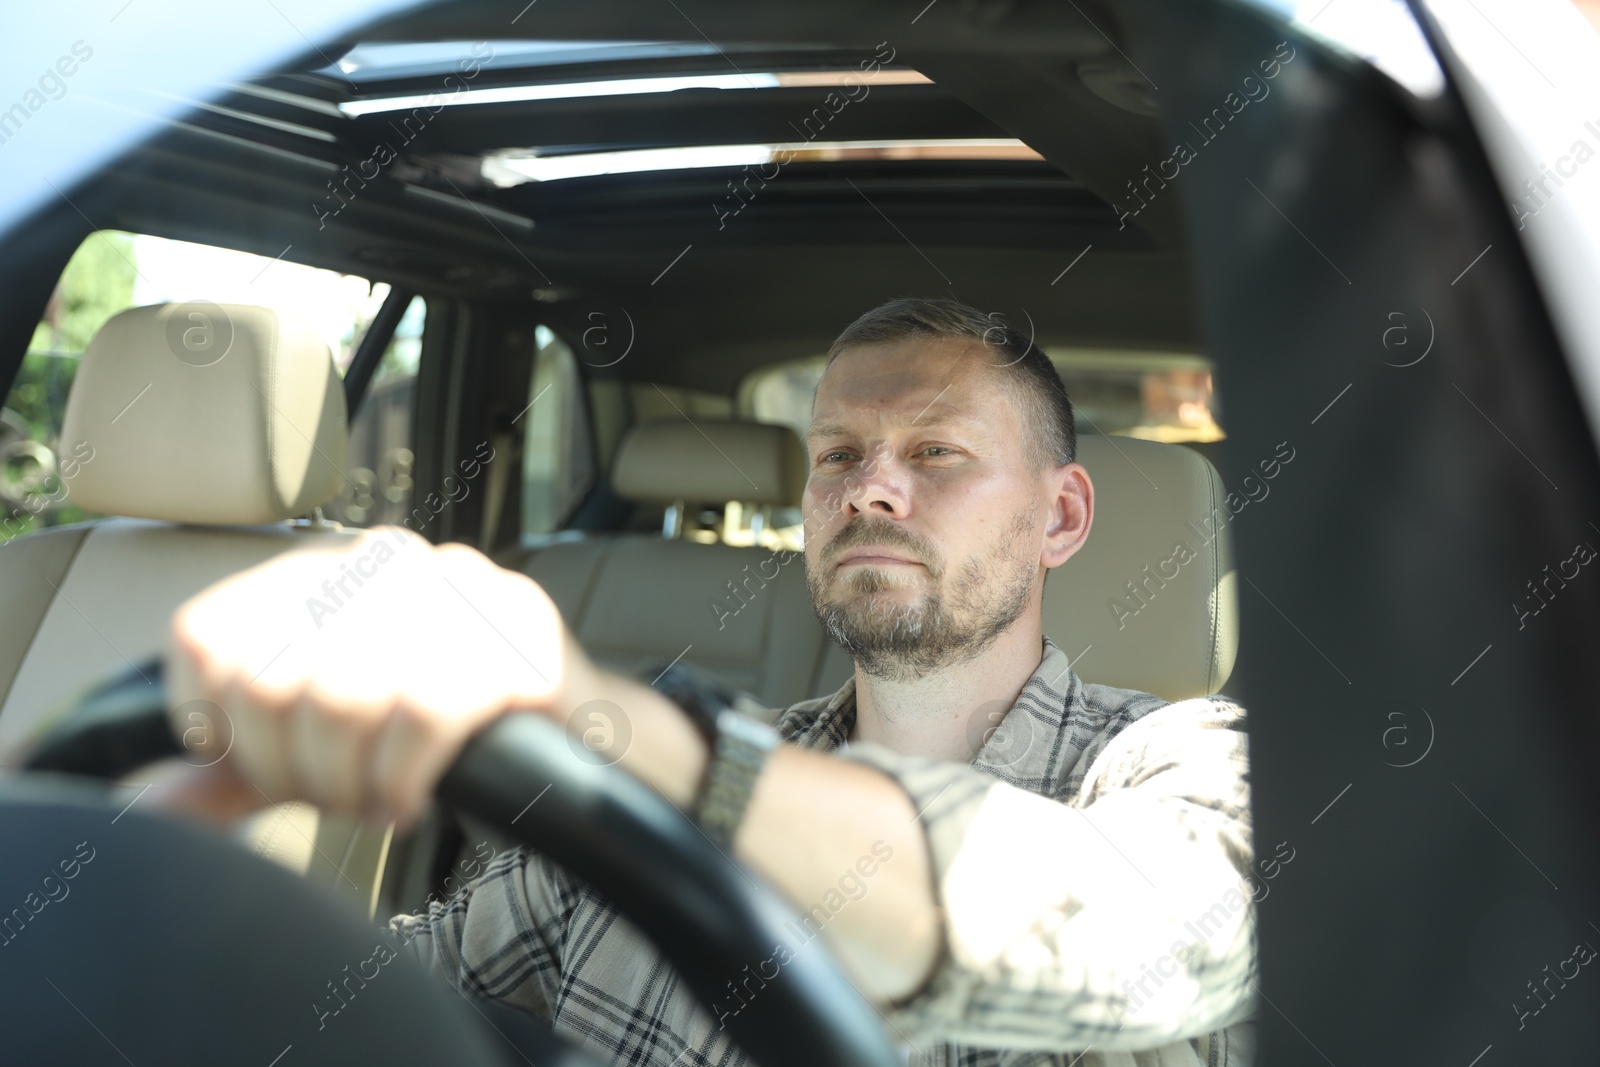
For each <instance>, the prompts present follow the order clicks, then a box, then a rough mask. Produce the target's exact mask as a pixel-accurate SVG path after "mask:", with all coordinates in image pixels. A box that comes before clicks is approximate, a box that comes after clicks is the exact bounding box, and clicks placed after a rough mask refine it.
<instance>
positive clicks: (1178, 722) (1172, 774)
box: [390, 639, 1255, 1067]
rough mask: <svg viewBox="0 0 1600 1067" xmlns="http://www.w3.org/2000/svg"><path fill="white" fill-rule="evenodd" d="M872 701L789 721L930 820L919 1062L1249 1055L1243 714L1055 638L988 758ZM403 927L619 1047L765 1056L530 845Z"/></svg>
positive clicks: (561, 1023)
mask: <svg viewBox="0 0 1600 1067" xmlns="http://www.w3.org/2000/svg"><path fill="white" fill-rule="evenodd" d="M855 713H856V704H855V682H854V680H853V679H852V680H851V681H849V682H846V683H845V685H844V686H843V687H842V688H840V689H839V691H838V692H836V693H835V694H834V695H833V696H831V697H828V698H824V699H819V700H811V701H807V702H805V703H802V704H797V705H795V706H793V707H791V708H789V709H788V710H787V711H785V712H783V713H782V715H781V717H780V718H779V719H778V728H779V730H780V732H781V733H782V734H783V736H784V737H785V739H786V740H788V741H790V742H792V743H793V744H796V745H799V746H801V747H803V748H811V749H817V750H822V751H835V752H837V754H838V755H839V756H841V757H842V758H846V759H853V760H857V761H860V762H863V763H867V764H869V765H871V766H874V767H877V768H879V769H880V770H882V771H885V772H887V773H888V774H889V775H891V776H892V777H893V778H895V779H896V780H897V781H898V782H899V784H900V785H901V786H902V787H903V788H904V789H905V790H906V792H907V793H908V794H909V795H910V797H911V800H912V803H913V804H914V805H915V806H916V809H917V810H918V811H920V812H922V821H923V824H924V826H925V828H926V834H927V840H928V845H929V848H930V852H931V856H932V861H933V867H934V871H935V874H936V877H937V884H938V887H939V897H940V903H941V905H942V907H943V916H944V933H945V946H944V949H943V952H942V955H941V958H940V960H939V962H938V964H937V965H936V967H935V970H934V973H933V974H932V976H931V977H930V978H929V980H928V981H927V982H926V983H925V984H924V986H923V988H922V989H920V990H919V991H917V992H916V993H915V994H914V995H913V996H911V997H910V998H909V999H907V1000H906V1001H904V1002H902V1003H899V1004H897V1005H895V1006H893V1007H890V1008H887V1009H885V1011H884V1018H885V1020H886V1021H887V1022H888V1024H889V1025H890V1027H891V1028H892V1032H894V1033H897V1034H898V1035H899V1036H900V1037H901V1038H902V1039H903V1040H904V1042H905V1044H906V1045H907V1046H909V1048H908V1051H907V1054H908V1056H909V1062H911V1063H914V1064H917V1065H927V1067H933V1065H952V1067H953V1065H956V1064H961V1065H984V1067H1024V1065H1026V1067H1069V1065H1070V1067H1096V1065H1106V1067H1111V1065H1115V1067H1202V1065H1203V1067H1220V1065H1227V1067H1248V1065H1249V1064H1250V1063H1251V1061H1252V1060H1253V1058H1254V1057H1253V1053H1254V1046H1255V1027H1254V1023H1252V1022H1250V1021H1249V1020H1250V1019H1251V1018H1252V1017H1253V1014H1254V997H1253V995H1252V994H1253V991H1254V984H1255V921H1254V908H1253V905H1252V894H1251V886H1250V881H1249V879H1250V876H1251V866H1252V852H1251V833H1250V807H1249V778H1248V769H1247V764H1246V743H1245V733H1244V711H1243V709H1241V708H1240V707H1239V706H1238V705H1236V704H1234V703H1232V702H1230V701H1227V700H1225V699H1222V698H1218V697H1212V698H1205V699H1194V700H1185V701H1181V702H1178V703H1171V702H1168V701H1165V700H1162V699H1160V698H1158V697H1154V696H1150V695H1149V694H1145V693H1136V692H1133V691H1131V690H1126V689H1112V688H1109V687H1106V686H1098V685H1087V684H1085V683H1083V682H1082V681H1080V680H1079V678H1078V677H1077V675H1076V674H1075V673H1073V671H1072V670H1071V669H1070V668H1069V667H1068V663H1067V657H1066V655H1065V654H1064V653H1063V652H1062V651H1061V650H1060V649H1059V648H1057V647H1056V646H1055V645H1054V644H1053V643H1052V642H1051V641H1049V640H1048V639H1046V640H1045V642H1044V656H1043V659H1042V661H1041V662H1040V664H1039V667H1038V669H1037V670H1036V671H1035V672H1034V674H1033V676H1032V677H1031V678H1029V679H1028V682H1027V684H1026V685H1025V686H1024V687H1023V689H1022V692H1021V694H1020V695H1019V696H1018V698H1017V701H1016V703H1015V705H1013V707H1012V708H1011V710H1010V712H1009V713H1008V714H1007V715H1006V716H1005V717H1004V719H1003V720H1002V721H1001V724H1000V726H999V728H998V729H996V730H995V731H994V732H993V734H992V735H991V736H989V737H988V738H987V740H986V741H985V743H984V744H983V747H982V749H981V751H979V753H978V756H977V758H976V759H974V760H973V762H972V763H971V764H970V765H963V764H958V763H947V762H938V761H934V760H928V759H922V758H916V757H910V756H903V755H900V754H898V753H895V752H891V751H889V750H888V749H886V748H883V747H881V746H877V745H872V744H867V743H859V742H858V743H856V744H847V743H846V741H845V739H846V738H847V737H848V735H849V733H850V730H851V727H852V725H853V724H854V721H855ZM846 906H847V905H846ZM814 910H815V909H814ZM824 911H825V909H824ZM390 928H391V930H392V931H393V932H394V933H395V934H396V935H398V936H399V938H400V939H401V940H402V941H409V942H410V943H411V944H412V946H413V948H414V950H415V951H417V952H419V953H420V954H421V956H422V958H423V959H424V961H425V962H426V963H427V964H428V965H429V966H430V967H432V968H433V969H435V970H437V971H438V972H439V973H441V974H443V975H444V976H445V977H446V978H447V979H448V980H449V981H451V982H452V983H453V984H455V985H456V986H458V987H460V988H464V989H468V990H471V991H473V992H475V993H477V994H479V995H480V996H485V997H490V998H493V999H497V1000H501V1001H504V1002H506V1003H508V1004H510V1005H512V1006H514V1007H517V1008H520V1009H522V1010H524V1011H527V1012H529V1013H531V1014H534V1015H537V1016H539V1017H541V1018H544V1019H547V1020H553V1025H554V1027H555V1029H556V1031H557V1032H559V1033H562V1034H564V1035H566V1036H567V1037H569V1038H571V1039H573V1040H575V1041H577V1042H579V1043H580V1044H583V1045H585V1046H587V1047H588V1049H589V1051H590V1052H592V1053H593V1054H594V1055H595V1056H596V1057H597V1058H598V1059H600V1060H601V1061H602V1062H615V1063H629V1064H648V1065H656V1067H672V1065H678V1067H733V1065H736V1064H743V1063H744V1062H745V1059H744V1057H743V1056H742V1055H741V1054H740V1052H739V1051H738V1050H737V1049H735V1048H734V1047H733V1046H732V1045H731V1044H730V1042H729V1040H728V1037H727V1034H726V1032H725V1031H723V1030H721V1029H720V1028H719V1026H718V1023H717V1020H716V1019H715V1018H713V1016H712V1014H711V1013H709V1012H707V1011H706V1010H705V1009H704V1008H702V1007H701V1006H700V1005H699V1004H698V1002H696V1001H695V1000H694V999H693V998H692V997H691V996H690V994H689V993H688V992H687V990H685V989H684V988H683V986H682V984H681V983H680V981H679V979H678V977H677V975H676V974H675V973H674V971H673V970H672V968H671V967H670V966H669V965H668V964H667V963H666V962H665V961H664V960H662V959H661V957H660V955H659V954H658V953H657V952H656V951H655V949H654V948H653V947H652V946H651V945H650V943H649V942H648V941H646V940H645V939H644V937H643V935H641V934H640V933H639V932H638V931H637V929H635V928H634V927H633V926H632V925H631V924H629V923H628V922H627V920H625V919H623V918H621V917H620V916H618V914H617V913H616V911H615V910H614V909H613V908H612V907H611V906H610V905H608V904H606V903H605V902H604V901H602V900H601V899H599V898H598V897H597V896H596V895H595V894H594V893H593V892H591V891H590V890H589V889H588V888H587V887H586V886H585V885H583V884H582V883H580V882H578V881H577V880H575V879H574V878H572V877H571V876H569V875H567V874H566V873H565V872H564V871H562V870H561V869H560V868H558V867H557V866H555V865H554V864H553V863H551V862H549V861H547V860H545V859H543V858H542V857H540V856H539V855H538V854H536V853H532V852H530V851H528V850H527V849H514V850H511V851H508V852H506V853H503V854H502V855H501V856H499V857H497V858H496V859H495V860H494V861H493V862H492V863H491V864H490V866H489V868H488V870H487V871H485V873H484V874H483V875H482V876H481V877H480V878H479V879H478V880H477V881H476V882H474V883H473V884H471V885H470V886H468V887H467V888H466V889H465V890H464V891H463V892H462V893H461V894H459V895H458V896H457V897H455V898H453V899H452V900H449V901H446V902H437V901H436V902H434V903H433V904H432V905H431V906H430V908H429V910H428V914H427V915H425V916H409V915H402V916H396V917H395V918H394V919H392V920H391V921H390ZM798 947H799V946H798V945H797V946H796V948H798Z"/></svg>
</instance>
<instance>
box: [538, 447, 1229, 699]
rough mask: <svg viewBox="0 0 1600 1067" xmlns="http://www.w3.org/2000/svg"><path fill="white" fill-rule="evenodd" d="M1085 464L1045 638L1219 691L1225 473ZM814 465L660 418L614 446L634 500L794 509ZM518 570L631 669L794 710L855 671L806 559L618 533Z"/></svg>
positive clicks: (1223, 649)
mask: <svg viewBox="0 0 1600 1067" xmlns="http://www.w3.org/2000/svg"><path fill="white" fill-rule="evenodd" d="M1079 460H1080V462H1082V463H1083V465H1084V466H1085V468H1086V469H1088V471H1089V474H1090V477H1091V479H1092V480H1093V482H1094V485H1095V489H1096V498H1097V509H1096V514H1095V520H1094V526H1093V529H1092V530H1091V532H1090V536H1089V541H1088V544H1087V545H1086V546H1085V547H1084V548H1083V549H1082V550H1081V551H1080V552H1079V553H1078V555H1077V556H1075V557H1074V558H1073V559H1071V560H1069V561H1068V562H1067V563H1066V565H1065V566H1063V567H1061V568H1059V569H1058V570H1056V571H1055V572H1054V573H1052V574H1051V575H1050V577H1049V579H1048V581H1047V582H1046V583H1045V595H1044V628H1045V632H1046V633H1047V634H1049V635H1050V637H1051V638H1052V639H1053V640H1055V642H1056V643H1057V644H1059V645H1060V646H1061V647H1062V648H1063V650H1065V651H1066V652H1067V654H1068V655H1069V656H1070V657H1073V658H1074V668H1075V669H1076V670H1077V671H1078V673H1079V675H1080V676H1081V677H1083V678H1084V679H1085V680H1087V681H1091V682H1098V683H1101V684H1105V685H1114V686H1120V687H1125V688H1130V689H1140V690H1144V691H1146V692H1152V693H1155V694H1157V695H1159V696H1163V697H1166V698H1168V699H1171V700H1180V699H1183V698H1185V697H1191V696H1202V695H1207V694H1210V693H1214V692H1217V691H1218V690H1220V689H1221V688H1222V686H1223V684H1224V683H1225V682H1226V681H1227V678H1228V674H1229V672H1230V671H1231V670H1232V668H1233V660H1234V654H1235V651H1236V646H1237V620H1236V614H1235V593H1234V578H1233V571H1232V563H1231V556H1230V554H1229V549H1228V532H1227V521H1228V519H1229V518H1230V517H1231V514H1230V512H1229V511H1228V509H1227V508H1226V507H1225V497H1224V491H1223V487H1222V480H1221V478H1219V477H1218V475H1217V472H1216V470H1215V469H1214V468H1213V467H1212V466H1211V464H1210V463H1209V462H1208V461H1207V460H1206V459H1205V458H1204V457H1203V456H1201V455H1200V454H1199V453H1197V452H1195V451H1194V450H1192V449H1188V448H1184V447H1182V446H1180V445H1167V444H1157V443H1154V442H1150V441H1139V440H1134V439H1131V438H1115V439H1112V438H1105V437H1083V438H1080V441H1079ZM805 469H806V463H805V458H804V452H803V450H802V449H801V447H800V445H799V442H798V439H797V438H796V437H795V436H794V434H793V432H792V431H790V430H789V429H787V428H786V427H780V426H766V425H758V424H754V423H736V422H719V421H713V420H710V419H697V420H695V422H694V423H693V424H690V423H688V422H686V421H682V420H678V421H666V422H648V423H643V424H641V425H639V426H637V427H635V428H634V429H633V430H632V431H630V433H629V435H628V437H627V438H626V439H625V440H624V441H623V443H622V445H621V446H620V447H619V449H618V453H617V458H616V462H615V466H614V469H613V474H612V483H613V486H614V487H615V488H616V490H617V492H618V493H619V494H620V495H622V496H625V497H628V498H630V499H633V500H637V501H651V502H672V501H688V502H689V503H690V504H696V503H709V502H715V503H722V502H725V501H727V500H744V501H747V502H752V503H758V504H760V503H765V504H772V505H795V504H798V503H799V501H800V494H801V492H802V491H803V489H804V481H805ZM1179 546H1184V548H1183V550H1181V551H1180V550H1179ZM507 562H508V564H510V565H515V566H518V567H519V568H520V569H521V570H522V571H523V573H525V574H527V575H529V576H530V577H531V578H533V579H534V580H535V581H537V582H538V583H539V584H540V585H542V586H544V588H545V589H546V590H547V591H548V592H549V593H550V595H551V597H552V599H554V600H555V602H556V603H557V605H558V606H559V607H560V608H561V610H562V613H563V615H565V617H566V619H567V622H568V625H569V626H571V627H572V629H573V631H574V632H575V633H576V634H577V635H578V637H579V639H580V640H581V641H582V642H583V644H584V647H585V648H587V649H589V651H590V652H591V654H593V655H594V656H595V657H596V658H597V659H598V660H600V661H601V662H602V663H605V664H606V665H608V666H611V667H614V668H617V669H620V670H629V671H637V670H640V669H643V668H645V667H648V666H649V665H651V664H656V663H662V662H665V661H667V660H670V659H673V658H675V657H677V656H680V655H681V656H682V657H683V658H684V659H685V660H688V661H690V662H693V663H695V664H696V665H698V666H700V667H703V668H705V669H706V670H708V671H709V672H710V673H712V674H713V675H715V676H717V677H719V678H721V679H722V680H723V681H725V682H727V683H728V684H731V685H734V686H737V687H739V688H741V689H744V690H746V691H747V692H750V693H751V694H753V695H755V696H756V697H758V698H760V699H761V700H762V701H763V702H764V703H766V704H768V705H770V706H772V707H775V708H781V707H784V706H786V705H788V704H792V703H794V702H796V701H798V700H802V699H805V698H807V697H811V696H820V695H824V694H826V693H830V692H832V691H833V690H834V689H836V688H837V687H838V686H839V685H840V684H841V683H842V682H843V681H844V679H845V678H847V677H849V675H850V672H851V670H852V669H853V668H852V665H851V663H850V661H849V659H848V658H847V657H845V656H844V655H843V654H842V653H841V652H839V651H838V649H837V648H835V647H834V646H833V644H832V643H831V642H829V641H828V640H827V639H826V637H825V636H824V635H823V633H822V629H821V626H820V625H819V624H818V623H817V621H816V617H815V615H814V614H813V613H812V611H811V605H810V600H809V598H808V596H807V594H806V588H805V574H804V570H803V568H804V563H803V562H802V561H801V560H800V558H799V555H798V554H797V553H788V552H772V551H769V550H764V549H755V548H735V547H731V546H727V545H704V544H697V543H693V542H687V541H682V540H675V539H671V538H665V537H660V536H655V535H645V534H621V535H591V536H586V537H584V538H582V539H581V540H576V541H570V542H566V543H558V544H555V545H553V546H551V547H549V548H546V549H544V550H542V551H539V552H536V553H534V554H532V555H531V556H523V557H522V558H520V559H518V560H508V561H507Z"/></svg>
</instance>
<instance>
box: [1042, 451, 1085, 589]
mask: <svg viewBox="0 0 1600 1067" xmlns="http://www.w3.org/2000/svg"><path fill="white" fill-rule="evenodd" d="M1045 479H1046V491H1047V492H1048V494H1049V498H1048V501H1049V502H1048V506H1049V514H1050V521H1049V522H1048V523H1047V524H1046V525H1045V528H1044V547H1043V550H1042V551H1041V552H1040V557H1039V562H1040V563H1042V564H1044V567H1045V569H1046V570H1049V569H1050V568H1053V567H1059V566H1061V565H1062V564H1063V563H1065V562H1066V561H1067V560H1068V559H1070V558H1071V557H1072V554H1073V553H1075V552H1077V551H1078V549H1080V548H1082V547H1083V543H1084V542H1085V541H1086V540H1088V538H1089V527H1090V526H1091V525H1093V523H1094V483H1093V482H1091V481H1090V480H1089V472H1088V471H1086V470H1084V469H1083V467H1082V465H1081V464H1078V463H1064V464H1062V465H1061V466H1059V467H1055V468H1053V469H1051V470H1050V471H1048V472H1047V473H1046V474H1045Z"/></svg>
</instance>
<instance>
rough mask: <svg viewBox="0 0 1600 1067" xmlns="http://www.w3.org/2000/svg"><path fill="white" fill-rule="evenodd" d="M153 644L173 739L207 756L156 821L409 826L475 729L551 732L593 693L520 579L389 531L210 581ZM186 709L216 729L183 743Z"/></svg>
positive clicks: (570, 649)
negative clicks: (260, 813)
mask: <svg viewBox="0 0 1600 1067" xmlns="http://www.w3.org/2000/svg"><path fill="white" fill-rule="evenodd" d="M170 636H171V640H170V645H169V649H168V653H167V662H166V679H167V691H168V700H169V708H170V709H171V710H170V712H169V714H170V716H171V720H172V724H173V727H174V732H175V733H176V734H179V735H183V734H184V733H185V731H186V730H188V731H189V736H188V737H186V743H187V744H189V745H190V747H191V748H193V749H194V750H195V751H196V752H197V753H199V754H200V755H201V756H202V757H209V756H212V755H217V756H219V757H221V758H220V759H219V761H218V763H217V767H216V770H215V771H213V772H211V773H208V774H196V773H193V772H182V773H174V775H173V776H172V777H170V778H168V779H166V780H165V782H164V783H163V784H162V786H161V788H160V789H158V790H157V793H158V796H160V797H161V798H162V799H161V800H160V801H158V802H160V803H163V804H164V805H165V806H167V807H170V808H179V809H184V808H188V809H191V810H192V809H193V808H195V807H197V806H206V805H211V806H212V808H213V810H216V809H217V808H221V809H223V810H224V811H226V812H227V813H228V814H238V813H239V810H238V809H241V808H246V807H248V806H250V805H252V804H253V805H255V806H259V805H260V804H263V803H267V802H269V801H270V802H281V801H286V800H294V799H300V800H306V801H310V802H311V803H313V804H316V805H318V806H319V807H322V808H325V809H328V810H332V811H341V812H353V813H359V814H365V815H367V816H369V817H371V818H373V819H376V820H380V821H387V820H389V819H393V820H395V821H397V822H399V823H400V824H401V825H402V826H409V825H412V824H413V823H414V822H415V821H416V820H417V819H418V818H419V817H420V816H421V814H422V812H423V811H424V810H425V808H426V806H427V803H428V801H429V798H430V797H431V796H432V794H433V790H434V788H435V786H436V785H437V783H438V781H439V779H440V778H441V777H442V776H443V774H444V772H445V770H446V769H448V767H449V766H450V764H451V763H452V762H453V761H454V759H455V757H456V755H457V754H458V753H459V752H460V750H461V747H462V746H463V744H464V743H465V742H466V740H467V739H468V738H469V737H471V736H472V735H473V734H474V733H476V732H477V731H478V730H480V729H481V728H482V727H483V726H485V725H486V724H487V723H488V722H490V721H491V720H492V719H494V718H495V717H497V716H499V715H501V714H503V713H505V712H507V711H509V710H513V709H516V710H528V711H537V712H542V713H544V714H548V715H550V716H551V717H553V718H556V719H557V721H561V722H563V723H564V722H565V721H566V720H567V718H568V717H569V715H570V713H571V711H572V709H573V708H575V707H577V706H578V705H579V704H581V703H583V702H584V701H585V700H588V699H591V698H593V697H594V696H596V695H598V694H599V692H600V687H601V684H602V677H601V674H600V672H599V671H597V670H596V669H595V668H594V667H593V666H592V664H591V663H590V662H589V660H588V659H587V657H585V656H584V654H583V652H582V650H581V649H580V648H579V647H578V645H577V642H576V641H575V640H573V638H572V637H571V635H570V634H569V633H568V632H567V630H566V627H565V625H564V624H563V623H562V620H561V616H560V614H559V612H558V611H557V609H556V607H555V605H554V604H553V603H552V602H551V600H550V598H549V597H548V596H546V595H545V593H544V591H543V590H542V589H540V588H539V587H538V586H537V585H535V584H534V583H533V582H532V581H531V580H529V579H528V578H526V577H524V576H522V575H520V574H516V573H513V572H510V571H506V570H502V569H500V568H499V567H496V566H495V565H494V564H492V563H490V562H489V560H488V559H486V558H485V557H483V556H482V555H480V554H479V553H477V552H476V551H474V550H472V549H470V548H466V547H464V546H461V545H443V546H438V547H435V546H432V545H429V544H428V543H427V542H426V541H423V540H422V539H421V538H419V537H417V536H416V535H414V534H412V533H409V532H408V531H405V530H401V529H399V528H396V527H381V528H378V529H375V530H370V531H367V532H365V533H363V534H362V536H361V537H359V538H358V539H356V540H355V541H353V542H351V543H349V544H347V545H341V546H340V547H337V548H328V549H323V548H312V549H306V550H302V551H297V552H291V553H287V554H285V555H282V556H279V557H277V558H275V559H272V560H270V561H268V562H266V563H263V564H261V565H259V566H257V567H254V568H252V569H251V570H248V571H245V572H243V573H241V574H238V575H235V576H233V577H231V578H228V579H226V580H224V581H222V582H220V583H218V584H217V585H214V586H212V587H211V588H209V589H207V590H205V591H204V592H202V593H200V594H199V595H197V596H196V597H194V598H192V599H191V600H189V601H187V602H186V603H184V604H183V605H182V606H181V607H180V608H179V609H178V611H177V613H176V614H175V615H174V617H173V623H172V631H171V635H170ZM191 701H202V702H206V703H205V704H202V705H201V706H200V708H201V710H202V712H203V713H205V714H209V715H210V716H212V717H214V718H215V719H217V720H219V721H220V727H219V728H217V729H211V730H205V731H194V730H192V729H190V727H191V725H192V723H191V722H190V721H189V715H190V713H192V712H193V711H195V710H196V706H195V705H194V704H191V703H190V702H191ZM201 735H203V736H201Z"/></svg>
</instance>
